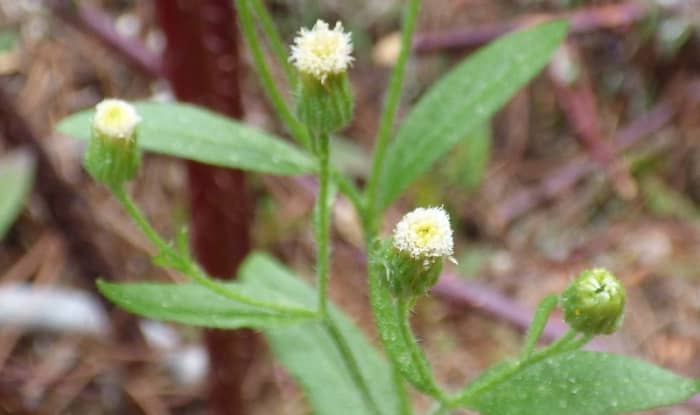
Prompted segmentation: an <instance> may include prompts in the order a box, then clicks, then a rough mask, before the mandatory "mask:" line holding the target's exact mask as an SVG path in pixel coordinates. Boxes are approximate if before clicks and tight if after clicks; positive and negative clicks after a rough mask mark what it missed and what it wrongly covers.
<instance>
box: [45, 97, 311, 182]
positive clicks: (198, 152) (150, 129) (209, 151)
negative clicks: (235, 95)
mask: <svg viewBox="0 0 700 415" xmlns="http://www.w3.org/2000/svg"><path fill="white" fill-rule="evenodd" d="M134 106H135V107H136V110H137V111H138V113H139V115H140V116H141V118H142V119H143V120H142V121H141V123H140V124H139V127H138V134H139V145H140V146H141V147H143V148H144V149H146V150H149V151H153V152H155V153H161V154H167V155H171V156H176V157H182V158H185V159H189V160H195V161H200V162H202V163H208V164H214V165H217V166H224V167H233V168H238V169H242V170H250V171H256V172H260V173H269V174H278V175H295V174H305V173H310V172H313V171H314V170H315V169H316V163H315V161H314V159H313V157H311V156H310V155H309V154H307V153H305V152H304V151H302V150H299V149H298V148H296V147H295V146H293V145H291V144H289V143H287V142H285V141H284V140H282V139H281V138H278V137H275V136H273V135H271V134H268V133H266V132H263V131H261V130H259V129H257V128H254V127H251V126H248V125H245V124H243V123H240V122H238V121H235V120H233V119H230V118H227V117H224V116H221V115H218V114H215V113H213V112H211V111H207V110H205V109H202V108H199V107H195V106H192V105H188V104H181V103H167V104H166V103H154V102H136V103H134ZM93 113H94V111H93V110H86V111H82V112H79V113H76V114H73V115H71V116H69V117H67V118H65V119H64V120H62V121H61V122H60V123H59V124H58V126H57V128H58V131H60V132H61V133H63V134H66V135H70V136H74V137H77V138H81V139H89V138H90V135H91V123H92V117H93Z"/></svg>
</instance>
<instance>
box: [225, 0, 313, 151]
mask: <svg viewBox="0 0 700 415" xmlns="http://www.w3.org/2000/svg"><path fill="white" fill-rule="evenodd" d="M236 7H237V8H238V15H239V17H240V20H241V28H242V29H243V36H244V37H245V40H246V43H248V47H249V48H250V53H251V55H252V56H253V62H254V64H255V70H256V72H257V73H258V76H259V77H260V82H261V84H262V87H263V90H264V91H265V94H266V95H267V97H268V99H269V100H270V103H271V104H272V106H273V107H274V108H275V111H277V114H278V115H279V116H280V118H281V119H282V121H283V122H284V123H285V125H286V126H287V128H288V129H289V130H290V132H291V133H292V135H293V136H294V138H295V139H296V140H297V141H298V142H299V143H300V144H301V145H302V146H303V147H304V148H305V149H307V150H308V149H310V148H311V137H310V135H309V132H308V130H307V129H306V127H304V125H303V124H301V123H300V122H299V120H297V119H296V117H295V116H294V114H293V113H292V111H291V110H290V109H289V106H288V105H287V103H286V102H285V100H284V98H282V93H281V92H280V90H279V88H277V84H276V83H275V81H274V79H273V78H272V73H271V72H270V68H269V67H268V66H267V62H266V61H265V56H264V54H263V51H262V47H261V46H260V42H259V41H258V37H257V35H256V33H255V24H254V23H253V17H252V16H251V13H250V9H249V8H248V0H236Z"/></svg>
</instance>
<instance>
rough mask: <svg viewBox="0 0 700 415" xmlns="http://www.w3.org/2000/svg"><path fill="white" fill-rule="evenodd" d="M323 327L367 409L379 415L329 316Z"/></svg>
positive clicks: (338, 331) (355, 363)
mask: <svg viewBox="0 0 700 415" xmlns="http://www.w3.org/2000/svg"><path fill="white" fill-rule="evenodd" d="M324 326H325V328H326V330H327V331H328V334H329V335H330V336H331V339H333V342H334V343H335V344H336V346H337V348H338V351H339V352H340V355H341V356H342V357H343V361H344V362H345V366H346V367H347V369H348V372H349V373H350V377H351V378H352V381H353V383H355V385H356V386H357V387H358V388H359V389H360V393H361V394H362V397H363V398H364V400H365V404H366V405H367V408H368V409H369V410H370V411H371V412H372V413H373V414H375V415H380V414H381V413H382V412H381V411H380V410H379V406H378V405H377V402H376V401H375V400H374V397H373V396H372V392H371V391H370V388H369V386H368V385H367V382H366V381H365V378H364V377H363V376H362V372H361V370H360V366H359V365H358V364H357V360H356V359H355V356H354V355H353V353H352V349H350V345H349V344H348V342H347V341H346V340H345V337H343V334H342V333H341V332H340V330H339V329H338V326H337V325H336V323H335V321H334V320H333V318H332V317H331V316H330V315H328V316H326V318H325V320H324Z"/></svg>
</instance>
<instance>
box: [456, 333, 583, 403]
mask: <svg viewBox="0 0 700 415" xmlns="http://www.w3.org/2000/svg"><path fill="white" fill-rule="evenodd" d="M577 334H578V333H577V332H576V331H575V330H573V329H570V330H569V331H567V332H566V333H565V334H564V335H563V336H561V337H560V338H559V339H558V340H557V341H555V342H553V343H552V344H550V345H549V346H548V347H546V348H544V349H542V350H540V351H538V352H535V353H533V354H532V355H531V356H530V357H529V358H527V359H525V360H519V361H518V362H517V363H515V364H514V365H512V366H507V367H505V368H504V370H503V371H502V372H500V373H497V374H495V375H494V376H493V377H492V378H491V379H489V381H487V382H483V383H478V384H477V385H476V387H470V386H467V387H466V388H465V389H464V390H462V391H461V392H459V393H458V394H457V395H455V396H454V397H451V398H450V399H449V404H450V407H455V406H457V405H466V404H467V403H469V401H470V400H471V399H473V398H474V397H475V396H477V395H478V394H480V393H481V392H483V391H484V390H486V389H489V388H491V387H493V386H496V385H498V384H499V383H501V382H504V381H505V380H507V379H509V378H510V377H512V376H514V375H515V374H517V373H518V372H520V371H522V370H524V369H526V368H527V367H529V366H531V365H533V364H535V363H537V362H540V361H542V360H544V359H547V358H549V357H551V356H554V355H556V354H559V353H564V352H568V351H572V350H575V349H574V348H572V347H580V346H578V345H579V341H575V338H576V335H577ZM585 337H587V336H584V338H585ZM580 340H583V339H580Z"/></svg>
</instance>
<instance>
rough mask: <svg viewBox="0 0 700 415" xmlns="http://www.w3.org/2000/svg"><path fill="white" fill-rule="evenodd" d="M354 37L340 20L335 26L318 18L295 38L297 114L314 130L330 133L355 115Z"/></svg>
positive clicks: (293, 56)
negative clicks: (349, 71) (352, 83)
mask: <svg viewBox="0 0 700 415" xmlns="http://www.w3.org/2000/svg"><path fill="white" fill-rule="evenodd" d="M351 53H352V41H351V39H350V34H349V33H346V32H344V30H343V25H342V24H341V23H340V22H338V23H336V25H335V27H334V28H333V29H330V28H329V26H328V24H327V23H326V22H324V21H322V20H318V21H317V22H316V24H315V25H314V27H313V28H312V29H311V30H308V29H306V28H302V29H301V30H300V31H299V35H298V36H297V37H296V38H295V39H294V45H293V46H292V54H291V56H290V58H289V60H290V61H291V62H292V63H294V65H295V66H296V67H297V69H298V70H299V72H300V74H301V82H300V83H299V91H298V92H297V115H298V116H299V118H300V119H301V120H302V121H303V122H304V123H305V124H306V125H307V126H309V128H311V129H312V130H313V131H315V132H323V133H331V132H334V131H337V130H339V129H341V128H343V127H345V126H346V125H347V124H348V123H349V122H350V120H351V119H352V111H353V98H352V92H351V90H350V83H349V81H348V77H347V69H348V67H349V66H350V64H352V61H353V57H352V56H351Z"/></svg>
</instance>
